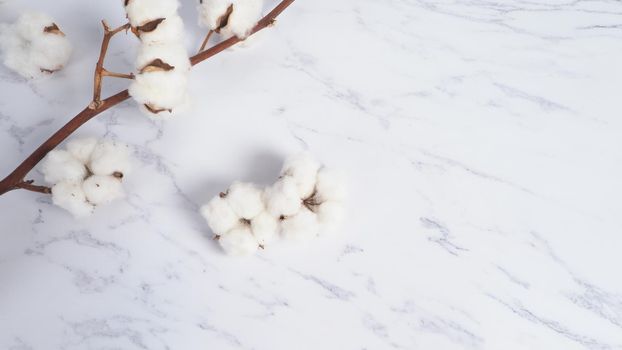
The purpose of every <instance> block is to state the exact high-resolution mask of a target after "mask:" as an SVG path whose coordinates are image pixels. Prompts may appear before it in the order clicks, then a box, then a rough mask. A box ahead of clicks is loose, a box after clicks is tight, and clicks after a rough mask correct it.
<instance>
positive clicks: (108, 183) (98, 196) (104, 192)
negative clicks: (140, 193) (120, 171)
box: [82, 175, 124, 205]
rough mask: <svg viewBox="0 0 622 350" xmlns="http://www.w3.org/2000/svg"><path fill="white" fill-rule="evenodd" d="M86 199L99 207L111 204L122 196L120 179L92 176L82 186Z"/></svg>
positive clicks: (109, 176)
mask: <svg viewBox="0 0 622 350" xmlns="http://www.w3.org/2000/svg"><path fill="white" fill-rule="evenodd" d="M82 189H83V190H84V194H85V196H86V199H87V200H88V201H89V202H91V203H92V204H96V205H100V204H107V203H110V202H112V201H113V200H115V199H118V198H122V197H123V196H124V191H123V186H122V185H121V179H119V178H117V177H114V176H112V175H92V176H89V177H88V178H87V179H86V180H84V183H83V184H82Z"/></svg>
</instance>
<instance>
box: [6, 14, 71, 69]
mask: <svg viewBox="0 0 622 350" xmlns="http://www.w3.org/2000/svg"><path fill="white" fill-rule="evenodd" d="M71 50H72V48H71V43H70V42H69V40H68V39H67V37H65V34H64V33H63V32H62V31H61V30H60V28H59V27H58V25H57V24H56V23H54V20H53V19H52V18H51V17H49V16H47V15H45V14H42V13H35V12H32V13H25V14H23V15H21V16H20V17H19V18H18V19H17V21H16V22H15V23H13V24H2V25H0V51H2V60H3V63H4V64H5V65H6V66H7V67H8V68H10V69H11V70H13V71H15V72H16V73H18V74H19V75H21V76H23V77H25V78H36V77H40V76H42V75H45V74H50V73H53V72H56V71H58V70H60V69H62V68H63V67H64V66H65V64H67V61H69V56H70V55H71Z"/></svg>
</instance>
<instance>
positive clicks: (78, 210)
mask: <svg viewBox="0 0 622 350" xmlns="http://www.w3.org/2000/svg"><path fill="white" fill-rule="evenodd" d="M52 202H53V203H54V204H55V205H58V206H59V207H61V208H63V209H65V210H67V211H69V212H70V213H71V214H72V215H73V216H75V217H77V218H80V217H84V216H88V215H90V214H92V213H93V210H94V206H93V204H91V203H89V202H88V201H87V199H86V195H85V194H84V191H83V189H82V183H81V182H73V181H62V182H59V183H57V184H55V185H54V186H53V187H52Z"/></svg>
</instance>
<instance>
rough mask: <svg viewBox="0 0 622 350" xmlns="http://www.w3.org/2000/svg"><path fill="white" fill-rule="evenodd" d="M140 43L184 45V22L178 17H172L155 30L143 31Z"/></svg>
mask: <svg viewBox="0 0 622 350" xmlns="http://www.w3.org/2000/svg"><path fill="white" fill-rule="evenodd" d="M139 34H140V41H141V42H142V43H143V44H148V45H154V44H167V43H182V42H183V39H184V22H183V20H182V19H181V17H179V16H178V15H170V16H168V17H166V18H165V19H164V21H162V22H160V23H159V24H158V26H157V27H156V29H155V30H152V31H150V32H145V31H141V32H140V33H139Z"/></svg>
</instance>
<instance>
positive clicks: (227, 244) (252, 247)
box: [218, 226, 259, 256]
mask: <svg viewBox="0 0 622 350" xmlns="http://www.w3.org/2000/svg"><path fill="white" fill-rule="evenodd" d="M218 243H219V244H220V246H221V247H222V249H223V250H224V251H225V253H227V254H229V255H237V256H242V255H250V254H252V253H254V252H255V251H257V248H258V247H259V245H258V244H257V240H256V239H255V237H254V236H253V234H252V232H251V230H250V228H249V227H247V226H242V227H237V228H234V229H233V230H231V231H229V232H227V233H226V234H224V235H221V236H220V237H219V238H218Z"/></svg>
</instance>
